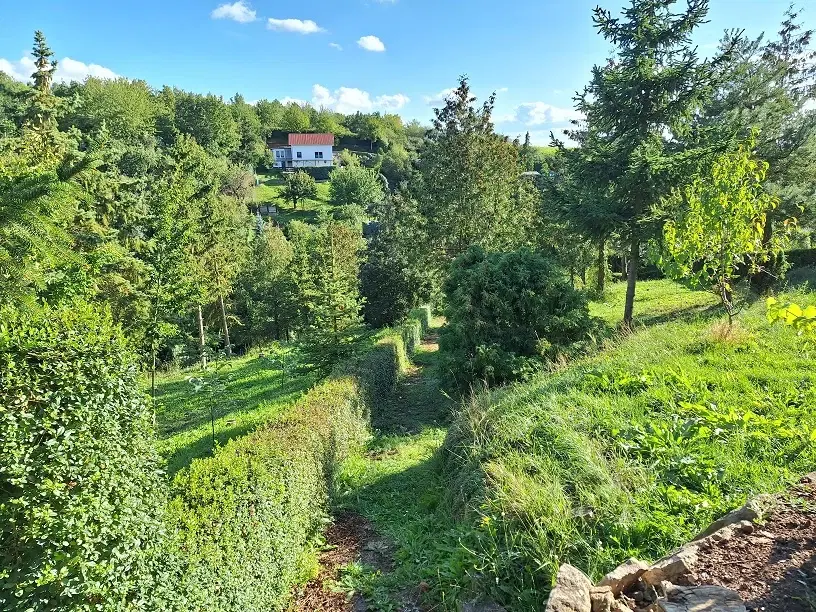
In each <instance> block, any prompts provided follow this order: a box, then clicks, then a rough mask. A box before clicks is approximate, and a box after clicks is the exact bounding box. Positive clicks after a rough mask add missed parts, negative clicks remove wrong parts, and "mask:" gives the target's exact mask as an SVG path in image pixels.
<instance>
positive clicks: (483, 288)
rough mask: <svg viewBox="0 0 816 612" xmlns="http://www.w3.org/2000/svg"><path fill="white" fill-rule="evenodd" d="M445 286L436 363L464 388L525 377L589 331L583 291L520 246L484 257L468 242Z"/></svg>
mask: <svg viewBox="0 0 816 612" xmlns="http://www.w3.org/2000/svg"><path fill="white" fill-rule="evenodd" d="M444 291H445V294H446V297H447V301H446V303H447V307H446V312H445V314H446V316H447V325H446V326H445V327H444V328H443V329H442V333H441V336H440V349H441V351H442V352H441V356H442V366H443V371H445V373H446V375H447V376H448V377H449V378H450V382H452V383H454V384H455V385H456V386H458V387H459V388H462V389H467V388H468V387H470V386H472V385H473V384H474V383H476V382H477V381H484V382H486V383H487V384H488V385H490V386H492V385H496V384H502V383H505V382H508V381H512V380H517V379H519V378H523V377H524V376H525V375H526V374H528V373H531V372H533V371H535V370H536V369H538V368H540V366H541V364H542V362H543V361H544V360H547V359H552V358H554V357H556V356H557V355H558V354H559V353H561V352H562V351H563V350H564V349H565V348H567V347H569V345H571V344H572V343H574V342H576V341H579V340H581V339H584V338H586V337H587V334H588V332H589V329H590V318H589V310H588V307H587V301H586V298H585V296H584V295H583V294H582V293H580V292H578V291H576V290H575V289H573V288H572V287H571V286H570V283H569V281H568V280H567V278H566V276H565V275H564V274H563V272H562V271H561V270H560V269H559V268H558V267H557V266H556V265H555V264H553V263H552V262H551V261H549V260H548V259H546V258H545V257H543V256H542V255H540V254H537V253H533V252H531V251H529V250H526V249H521V250H519V251H514V252H511V253H493V254H487V253H485V252H484V251H483V250H482V249H481V248H479V247H471V248H470V249H469V250H468V251H467V252H466V253H465V254H463V255H461V256H460V257H458V258H457V259H456V260H455V261H454V263H453V267H452V270H451V273H450V275H449V277H448V278H447V280H446V281H445V284H444Z"/></svg>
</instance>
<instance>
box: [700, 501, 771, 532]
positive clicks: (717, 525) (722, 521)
mask: <svg viewBox="0 0 816 612" xmlns="http://www.w3.org/2000/svg"><path fill="white" fill-rule="evenodd" d="M775 503H776V499H775V498H774V497H773V496H772V495H758V496H756V497H754V498H753V499H749V500H748V501H747V502H746V503H745V505H744V506H743V507H742V508H737V509H736V510H732V511H731V512H729V513H728V514H726V515H725V516H724V517H722V518H719V519H717V520H716V521H714V522H713V523H711V524H710V525H709V526H708V527H706V528H705V529H703V530H702V531H701V532H700V533H698V534H697V535H696V536H695V537H694V539H693V540H692V542H696V541H697V540H702V539H703V538H705V537H708V536H710V535H711V534H712V533H714V532H716V531H719V530H720V529H722V528H723V527H727V526H729V525H734V524H735V523H740V522H742V521H748V522H750V523H753V522H754V521H756V520H758V519H759V518H761V517H762V515H763V514H766V513H767V512H768V510H770V509H771V508H772V507H773V505H774V504H775Z"/></svg>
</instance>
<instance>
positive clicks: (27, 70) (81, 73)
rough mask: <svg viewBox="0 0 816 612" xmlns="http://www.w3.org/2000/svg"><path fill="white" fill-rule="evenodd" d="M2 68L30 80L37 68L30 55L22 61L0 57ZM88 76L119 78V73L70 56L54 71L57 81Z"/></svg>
mask: <svg viewBox="0 0 816 612" xmlns="http://www.w3.org/2000/svg"><path fill="white" fill-rule="evenodd" d="M0 70H2V71H3V72H5V73H6V74H8V75H9V76H10V77H11V78H13V79H16V80H18V81H23V82H28V81H30V80H31V75H32V73H33V72H34V71H35V70H36V66H35V65H34V60H32V59H31V58H30V57H28V56H24V57H22V58H20V61H17V62H13V61H10V60H7V59H4V58H0ZM88 77H96V78H98V79H118V78H119V75H118V74H116V73H115V72H114V71H113V70H111V69H110V68H105V67H104V66H100V65H99V64H86V63H84V62H80V61H78V60H75V59H71V58H70V57H64V58H62V60H60V61H59V62H58V63H57V71H56V73H54V81H55V82H57V83H70V82H71V81H84V80H85V79H87V78H88Z"/></svg>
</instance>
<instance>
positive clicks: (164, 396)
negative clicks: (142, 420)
mask: <svg viewBox="0 0 816 612" xmlns="http://www.w3.org/2000/svg"><path fill="white" fill-rule="evenodd" d="M285 354H286V355H288V356H287V358H286V359H288V362H284V360H283V355H285ZM284 364H285V366H284ZM283 367H285V368H286V371H284V370H283V369H282V368H283ZM191 378H203V380H204V381H205V382H207V383H208V384H207V385H205V386H204V387H202V388H201V389H199V390H198V391H196V389H195V387H196V385H195V381H193V382H190V380H189V379H191ZM315 381H316V378H315V376H313V375H307V374H299V373H296V372H295V371H294V357H293V356H292V355H291V354H289V352H288V350H287V349H278V348H274V347H273V348H271V349H269V350H268V351H267V353H266V356H265V357H258V356H248V357H240V358H235V359H233V360H232V361H230V362H226V363H225V364H223V365H218V364H215V365H213V364H211V366H210V368H209V371H208V373H207V374H205V375H204V376H203V377H202V374H201V371H200V370H199V369H194V370H188V371H182V372H174V373H170V374H166V375H160V376H159V377H157V381H156V420H157V425H158V437H159V443H158V449H159V452H160V453H161V454H162V456H163V457H165V458H166V459H167V470H168V472H169V473H170V474H171V475H172V474H175V473H176V472H177V471H178V470H180V469H182V468H184V467H186V466H188V465H189V464H190V462H191V461H192V460H193V459H195V458H196V457H202V456H205V455H207V454H209V453H210V452H211V451H212V426H211V420H210V410H211V408H212V409H213V410H214V412H215V416H216V420H215V440H216V442H217V444H219V445H223V444H225V443H226V442H227V440H229V439H231V438H235V437H238V436H242V435H245V434H247V433H249V432H251V431H253V430H254V429H256V428H257V427H258V426H259V425H261V424H262V423H264V422H266V421H268V420H270V419H273V418H275V417H277V416H278V415H280V414H281V413H282V412H283V411H285V410H286V409H287V408H288V407H289V406H291V405H292V403H293V402H295V401H296V400H297V399H298V398H299V397H301V395H302V394H303V393H304V392H305V391H307V390H308V389H309V387H311V386H312V384H314V382H315Z"/></svg>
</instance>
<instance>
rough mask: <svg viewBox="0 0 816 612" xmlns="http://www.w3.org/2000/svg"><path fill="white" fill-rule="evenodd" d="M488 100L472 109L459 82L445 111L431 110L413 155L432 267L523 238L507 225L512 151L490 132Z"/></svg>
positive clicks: (514, 171)
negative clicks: (476, 249)
mask: <svg viewBox="0 0 816 612" xmlns="http://www.w3.org/2000/svg"><path fill="white" fill-rule="evenodd" d="M494 100H495V96H494V95H492V96H490V97H489V98H488V99H487V100H486V101H485V102H484V103H483V104H482V105H481V106H475V105H474V103H475V102H476V98H475V97H473V96H472V95H471V92H470V85H469V84H468V80H467V77H461V78H460V80H459V86H458V87H457V88H456V89H455V90H454V91H453V93H452V94H451V95H450V96H449V97H448V99H447V100H446V102H445V106H444V107H442V108H441V109H434V114H435V118H434V121H433V128H432V129H431V130H430V131H429V132H428V135H427V137H426V139H425V143H424V146H423V148H422V151H421V152H420V156H419V159H420V161H419V175H420V180H421V186H420V188H419V189H418V192H419V203H420V212H421V213H422V214H423V216H425V217H426V218H427V219H428V220H429V223H428V233H429V238H430V241H431V244H432V245H433V248H434V250H435V253H434V259H435V267H437V268H441V267H444V266H445V265H447V263H448V262H450V261H452V260H453V258H455V257H456V256H457V255H459V254H461V253H464V252H465V251H466V250H467V249H468V247H469V246H471V245H473V244H476V245H479V246H481V247H483V248H484V249H486V250H488V251H497V250H502V249H507V248H513V247H515V246H518V242H519V241H520V240H523V238H524V237H523V235H520V234H519V233H518V232H517V226H516V225H515V224H514V223H513V222H512V221H513V216H514V213H515V210H514V199H513V194H514V192H515V190H516V184H517V182H518V178H519V163H518V150H517V149H516V147H514V146H513V144H512V143H511V142H508V141H507V138H506V137H503V136H500V135H498V134H496V133H495V131H494V130H493V122H492V113H493V103H494Z"/></svg>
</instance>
